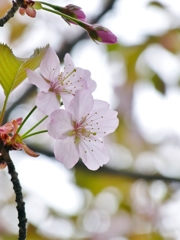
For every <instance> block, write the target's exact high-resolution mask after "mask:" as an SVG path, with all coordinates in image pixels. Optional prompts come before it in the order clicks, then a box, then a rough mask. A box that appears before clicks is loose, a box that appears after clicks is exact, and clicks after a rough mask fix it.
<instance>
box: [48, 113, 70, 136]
mask: <svg viewBox="0 0 180 240" xmlns="http://www.w3.org/2000/svg"><path fill="white" fill-rule="evenodd" d="M47 129H48V133H49V135H50V136H51V137H53V138H55V139H65V138H67V137H68V136H69V133H70V132H72V131H73V122H72V119H71V115H70V113H69V112H67V111H66V110H63V109H59V110H56V111H54V112H53V113H52V114H51V116H50V122H49V124H48V125H47Z"/></svg>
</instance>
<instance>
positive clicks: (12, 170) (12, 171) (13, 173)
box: [0, 146, 27, 240]
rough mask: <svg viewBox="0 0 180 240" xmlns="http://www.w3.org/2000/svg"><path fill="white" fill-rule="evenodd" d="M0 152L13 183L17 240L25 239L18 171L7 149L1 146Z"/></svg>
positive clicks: (24, 221)
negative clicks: (17, 231)
mask: <svg viewBox="0 0 180 240" xmlns="http://www.w3.org/2000/svg"><path fill="white" fill-rule="evenodd" d="M0 153H1V154H2V157H3V161H4V162H5V163H6V164H7V166H8V172H9V174H10V175H11V182H12V184H13V189H14V192H15V196H16V199H15V201H16V203H17V207H16V208H17V212H18V219H19V224H18V227H19V236H18V240H25V239H26V222H27V219H26V212H25V203H24V201H23V195H22V188H21V185H20V182H19V179H18V173H17V172H16V169H15V166H14V164H13V161H12V160H11V158H10V156H9V152H8V150H6V149H5V148H4V146H1V148H0Z"/></svg>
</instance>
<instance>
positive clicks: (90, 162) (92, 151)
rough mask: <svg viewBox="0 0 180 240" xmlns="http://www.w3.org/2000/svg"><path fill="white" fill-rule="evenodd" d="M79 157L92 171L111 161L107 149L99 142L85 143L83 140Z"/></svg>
mask: <svg viewBox="0 0 180 240" xmlns="http://www.w3.org/2000/svg"><path fill="white" fill-rule="evenodd" d="M79 156H80V158H81V159H82V161H83V163H84V164H85V165H86V166H87V168H89V169H90V170H97V169H98V168H99V167H100V166H101V167H102V166H103V164H106V163H107V162H108V161H109V155H108V152H107V149H106V148H105V146H104V143H103V142H101V141H99V140H94V141H93V140H92V141H85V140H82V139H81V141H80V144H79Z"/></svg>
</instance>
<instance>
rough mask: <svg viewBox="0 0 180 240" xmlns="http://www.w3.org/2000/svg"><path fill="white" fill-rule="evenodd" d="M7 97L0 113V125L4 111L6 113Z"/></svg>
mask: <svg viewBox="0 0 180 240" xmlns="http://www.w3.org/2000/svg"><path fill="white" fill-rule="evenodd" d="M8 97H9V95H6V98H5V100H4V104H3V109H2V111H1V116H0V125H1V124H2V122H3V118H4V114H5V111H6V105H7V101H8Z"/></svg>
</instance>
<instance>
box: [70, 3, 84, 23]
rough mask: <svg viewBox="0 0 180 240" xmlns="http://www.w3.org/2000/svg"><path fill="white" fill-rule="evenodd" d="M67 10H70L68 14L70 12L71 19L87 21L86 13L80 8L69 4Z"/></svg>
mask: <svg viewBox="0 0 180 240" xmlns="http://www.w3.org/2000/svg"><path fill="white" fill-rule="evenodd" d="M66 9H67V10H68V11H67V13H68V12H69V14H67V13H66V14H67V15H70V16H71V17H74V18H76V19H79V20H81V21H84V20H85V19H86V15H85V13H84V12H83V11H82V10H81V8H80V7H78V6H76V5H73V4H68V5H67V6H66Z"/></svg>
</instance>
